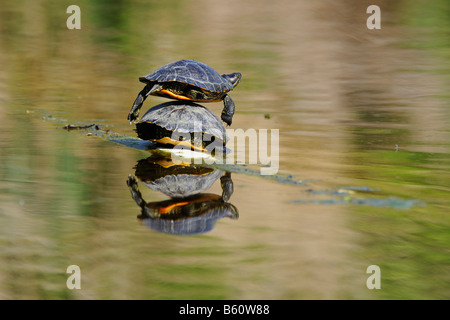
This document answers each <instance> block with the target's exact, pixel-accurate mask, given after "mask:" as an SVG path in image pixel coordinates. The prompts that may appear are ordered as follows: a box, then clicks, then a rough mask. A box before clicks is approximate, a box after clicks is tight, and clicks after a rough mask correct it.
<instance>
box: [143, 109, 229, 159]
mask: <svg viewBox="0 0 450 320" xmlns="http://www.w3.org/2000/svg"><path fill="white" fill-rule="evenodd" d="M136 132H137V135H138V137H139V138H141V139H143V140H152V141H156V142H159V143H162V144H168V145H178V144H184V145H186V146H189V147H191V148H192V149H194V150H200V151H203V150H205V148H206V147H207V146H208V145H209V144H210V143H212V142H214V143H215V145H217V146H218V143H217V142H219V143H221V145H222V146H224V145H225V144H226V142H227V140H228V137H227V134H226V129H225V127H224V125H223V124H222V121H221V120H220V119H219V117H217V116H216V115H215V114H214V113H212V112H211V111H210V110H209V109H207V108H205V107H203V106H201V105H199V104H196V103H194V102H190V101H170V102H166V103H162V104H159V105H157V106H154V107H152V108H150V109H149V110H148V111H147V112H146V113H145V114H144V115H143V116H142V118H141V119H140V120H139V121H138V122H137V123H136ZM217 139H218V141H217Z"/></svg>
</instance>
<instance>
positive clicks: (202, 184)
mask: <svg viewBox="0 0 450 320" xmlns="http://www.w3.org/2000/svg"><path fill="white" fill-rule="evenodd" d="M169 160H170V159H167V158H163V157H161V158H158V157H149V158H146V159H142V160H140V161H138V163H137V165H136V167H135V168H136V171H135V175H136V177H138V178H139V179H140V180H141V181H142V182H143V183H144V184H145V185H146V186H147V187H148V188H150V189H152V190H155V191H159V192H162V193H164V194H165V195H167V196H169V197H171V198H185V197H189V196H192V195H194V194H198V193H201V192H204V191H206V190H208V189H209V188H211V186H212V185H213V184H214V182H216V181H217V180H218V179H219V178H220V177H221V176H222V175H223V172H222V171H221V170H218V169H212V168H207V167H203V166H199V165H195V164H189V165H175V164H173V165H170V166H168V165H167V163H169Z"/></svg>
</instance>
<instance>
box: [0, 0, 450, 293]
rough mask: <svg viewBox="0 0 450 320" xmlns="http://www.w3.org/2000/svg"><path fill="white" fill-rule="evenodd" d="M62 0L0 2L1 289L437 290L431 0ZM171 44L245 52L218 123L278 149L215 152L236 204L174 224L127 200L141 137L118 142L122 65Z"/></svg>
mask: <svg viewBox="0 0 450 320" xmlns="http://www.w3.org/2000/svg"><path fill="white" fill-rule="evenodd" d="M69 4H71V3H67V4H66V3H61V2H59V1H23V2H17V1H7V2H5V3H4V4H3V5H2V8H1V9H0V64H1V66H2V68H1V70H0V132H1V136H0V148H1V153H0V244H1V246H0V298H2V299H305V298H306V299H448V298H449V297H450V291H449V288H450V286H449V282H450V272H449V265H450V258H449V249H448V248H449V247H450V238H449V234H450V219H449V212H450V210H449V208H450V203H449V168H450V163H449V148H450V143H449V129H448V128H449V119H450V115H449V108H448V107H449V102H450V100H449V99H450V96H449V94H448V87H449V82H450V81H449V80H450V78H449V69H450V68H449V67H450V63H449V61H450V60H449V58H450V57H449V47H450V43H449V37H448V30H450V29H449V28H448V27H449V25H448V24H449V22H448V21H449V20H448V13H449V12H450V6H449V4H448V2H447V1H433V3H432V4H429V3H428V2H426V1H420V0H416V1H396V2H395V3H392V2H391V1H379V2H378V4H379V6H380V8H381V14H382V24H381V29H380V30H369V29H367V27H366V19H367V17H368V16H369V15H368V14H366V8H367V7H368V6H369V5H371V4H373V3H371V2H370V1H350V0H348V1H339V2H336V1H314V2H312V1H289V0H286V1H281V2H280V1H278V2H276V3H275V2H267V1H265V2H260V1H245V2H243V1H235V0H233V1H226V2H223V1H221V2H215V1H200V0H198V1H194V0H192V1H164V2H153V1H152V2H150V3H148V2H147V1H139V0H130V1H121V2H115V3H114V4H111V3H109V2H105V1H79V2H78V3H77V4H78V5H79V6H80V8H81V14H82V20H81V29H80V30H68V29H67V28H66V19H67V17H68V16H69V14H67V13H66V8H67V6H68V5H69ZM199 8H201V12H199ZM183 58H189V59H196V60H199V61H202V62H204V63H207V64H208V65H210V66H213V67H214V68H215V69H216V70H217V71H218V72H219V73H220V72H221V73H230V72H234V71H239V72H241V73H242V74H243V79H242V81H241V83H240V84H239V86H238V87H236V89H235V90H233V91H232V93H231V94H230V95H231V97H232V98H233V100H234V101H235V103H236V114H235V116H234V119H233V124H232V126H231V128H235V129H236V128H242V129H243V130H247V129H249V128H253V129H279V133H280V134H279V136H280V141H279V143H280V144H279V151H280V154H279V172H278V173H277V175H276V176H260V175H259V174H258V172H259V167H258V165H256V166H251V165H250V166H245V164H244V165H242V164H239V165H237V166H231V167H227V168H219V169H224V172H225V171H226V170H229V171H230V172H231V179H232V181H233V187H234V192H233V193H232V195H231V197H230V199H229V200H228V202H229V203H231V204H232V205H233V206H235V207H236V208H237V210H238V211H239V217H238V219H229V218H227V217H223V218H220V219H217V220H216V222H215V223H214V224H213V226H212V229H208V231H207V232H204V233H201V234H197V235H185V236H180V235H174V234H170V233H165V232H159V231H156V230H154V229H150V228H148V226H147V225H146V224H145V223H144V222H143V221H142V219H139V218H137V216H138V215H140V214H141V208H140V207H138V206H137V205H136V202H135V201H134V199H133V198H132V194H131V193H130V190H129V188H128V186H127V179H128V177H129V175H130V174H131V175H134V174H136V165H137V164H138V163H139V161H142V160H143V159H146V158H148V157H149V155H150V154H149V152H148V151H145V150H141V149H139V148H136V145H133V143H132V141H134V140H132V139H131V140H129V141H128V140H127V141H128V142H126V143H116V142H118V141H119V140H120V139H122V138H123V137H130V138H135V137H136V133H135V132H134V126H133V125H130V124H129V123H128V121H127V120H126V117H127V114H128V112H129V109H130V107H131V104H132V102H133V101H134V99H135V97H136V95H137V93H138V92H139V91H140V90H141V89H142V87H143V86H142V84H141V83H140V82H139V81H138V77H139V76H141V75H144V74H147V73H149V72H151V71H153V70H154V69H156V68H157V67H159V66H161V65H164V64H166V63H168V62H171V61H174V60H178V59H183ZM165 101H166V100H165V99H163V98H157V97H151V98H149V99H147V101H146V102H145V104H144V107H143V109H142V113H143V112H145V111H146V110H147V109H148V108H150V107H151V106H154V105H156V104H159V103H162V102H165ZM205 106H207V107H208V108H210V110H211V111H213V112H214V113H216V114H220V112H221V110H222V107H223V105H222V104H221V103H211V104H208V105H205ZM90 123H95V124H97V125H98V126H99V128H100V129H101V130H103V131H101V132H102V134H96V131H95V130H94V131H93V128H91V129H90V130H71V131H67V130H63V129H62V127H63V126H65V125H67V124H90ZM97 133H98V132H97ZM121 141H123V140H121ZM130 141H131V142H130ZM247 148H248V146H247ZM139 190H140V192H141V193H142V197H143V199H145V201H147V202H161V201H167V200H169V197H168V196H167V195H166V194H163V193H161V192H159V191H156V190H152V189H150V188H148V187H146V186H145V184H143V183H142V181H139ZM222 191H223V190H222V187H221V183H220V179H217V180H216V181H215V182H213V183H212V185H211V187H210V188H209V189H208V190H205V193H208V194H211V195H216V196H220V195H221V194H222ZM69 265H78V266H79V267H80V269H81V289H80V290H76V289H75V290H69V289H68V288H67V286H66V280H67V278H68V274H66V269H67V267H68V266H69ZM370 265H378V266H379V267H380V270H381V289H379V290H377V289H374V290H369V289H368V288H367V286H366V280H367V278H368V276H369V274H367V273H366V269H367V267H368V266H370Z"/></svg>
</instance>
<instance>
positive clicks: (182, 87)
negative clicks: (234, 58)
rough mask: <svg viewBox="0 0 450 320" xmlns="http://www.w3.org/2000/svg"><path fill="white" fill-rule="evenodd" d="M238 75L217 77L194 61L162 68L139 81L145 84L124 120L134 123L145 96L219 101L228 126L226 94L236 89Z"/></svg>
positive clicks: (231, 104) (229, 111) (230, 115)
mask: <svg viewBox="0 0 450 320" xmlns="http://www.w3.org/2000/svg"><path fill="white" fill-rule="evenodd" d="M240 80H241V74H240V73H239V72H234V73H231V74H223V75H220V74H219V73H217V72H216V71H215V70H214V69H213V68H211V67H209V66H207V65H206V64H203V63H201V62H198V61H195V60H186V59H185V60H179V61H175V62H172V63H169V64H166V65H165V66H162V67H161V68H159V69H158V70H156V71H155V72H152V73H150V74H148V75H146V76H142V77H139V81H141V82H143V83H145V84H146V86H145V87H144V89H142V91H141V92H139V94H138V96H137V98H136V100H135V101H134V104H133V106H132V107H131V110H130V113H129V114H128V120H129V121H130V122H132V121H135V120H136V119H137V117H138V114H139V109H140V108H141V107H142V104H143V102H144V100H145V99H146V98H147V97H148V96H149V95H155V96H161V97H166V98H173V99H180V100H190V101H197V102H217V101H221V100H223V104H224V108H223V110H222V116H221V118H222V120H223V121H224V122H225V123H226V124H228V125H231V121H232V118H233V114H234V108H235V107H234V102H233V100H231V98H230V97H229V96H228V94H227V93H228V92H229V91H231V90H232V89H233V88H234V87H236V86H237V84H238V83H239V81H240Z"/></svg>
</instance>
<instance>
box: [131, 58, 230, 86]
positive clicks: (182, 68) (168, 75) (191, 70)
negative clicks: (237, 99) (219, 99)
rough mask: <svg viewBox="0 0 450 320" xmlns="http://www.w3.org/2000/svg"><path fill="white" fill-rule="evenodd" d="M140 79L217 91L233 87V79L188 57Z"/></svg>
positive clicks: (146, 81) (147, 81) (145, 81)
mask: <svg viewBox="0 0 450 320" xmlns="http://www.w3.org/2000/svg"><path fill="white" fill-rule="evenodd" d="M139 81H141V82H144V83H149V82H158V83H161V82H174V83H182V84H186V85H191V86H194V87H198V88H201V89H203V90H207V91H210V92H216V93H225V92H228V91H230V90H231V89H233V84H232V83H231V81H229V80H228V79H226V78H224V77H222V76H221V75H220V74H219V73H217V71H216V70H214V69H213V68H211V67H210V66H207V65H206V64H204V63H201V62H198V61H195V60H187V59H184V60H179V61H175V62H172V63H169V64H166V65H165V66H162V67H161V68H159V69H157V70H156V71H154V72H152V73H150V74H148V75H146V76H142V77H139Z"/></svg>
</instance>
